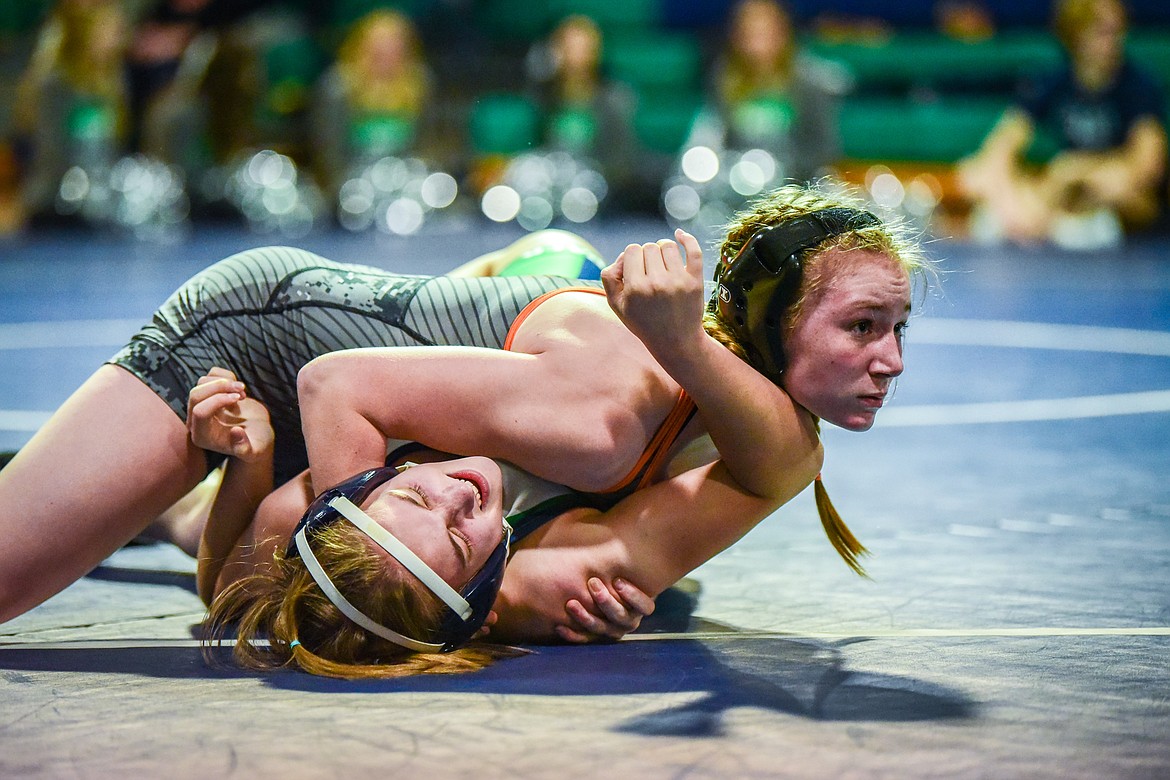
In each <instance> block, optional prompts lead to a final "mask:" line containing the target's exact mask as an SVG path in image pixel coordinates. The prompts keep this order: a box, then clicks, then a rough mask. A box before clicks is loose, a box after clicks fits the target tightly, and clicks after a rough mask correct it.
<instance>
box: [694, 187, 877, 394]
mask: <svg viewBox="0 0 1170 780" xmlns="http://www.w3.org/2000/svg"><path fill="white" fill-rule="evenodd" d="M880 224H881V220H880V219H878V218H877V217H875V216H874V215H873V214H871V213H869V212H868V211H861V210H859V209H849V208H833V209H822V210H821V211H814V212H812V213H811V214H806V215H804V216H800V217H796V218H794V219H790V220H786V221H784V222H780V223H778V224H775V225H771V226H769V227H765V228H762V229H760V230H758V231H756V233H755V234H753V235H752V237H751V238H749V239H748V240H747V242H746V243H745V244H744V245H743V247H742V248H741V249H740V250H739V251H738V252H736V253H735V256H734V257H725V258H723V261H722V262H721V263H720V264H719V265H718V266H717V267H716V269H715V283H716V289H715V293H714V295H712V296H711V300H710V301H709V302H708V304H707V308H708V310H710V311H714V312H715V313H717V314H718V315H719V319H720V320H722V321H723V322H724V323H725V324H726V325H727V327H728V328H729V329H730V331H731V334H732V335H733V336H734V337H735V339H736V341H738V342H739V343H740V344H741V345H743V347H744V350H745V351H746V352H747V357H748V362H749V363H750V364H751V365H752V367H753V368H755V369H756V370H757V371H759V372H760V373H761V374H763V375H764V376H766V377H768V378H769V379H771V380H772V381H773V382H775V383H777V384H780V382H781V378H782V376H783V374H784V368H785V365H786V360H785V357H784V344H783V335H784V320H785V316H786V315H787V313H788V310H789V308H791V306H792V305H793V304H794V303H795V302H796V299H797V297H798V296H799V295H800V285H801V280H802V277H803V254H804V251H805V250H806V249H809V248H810V247H813V246H816V245H817V244H819V243H821V242H822V241H824V240H825V239H826V238H829V237H831V236H839V235H842V234H844V233H848V232H851V231H854V230H860V229H862V228H867V227H873V226H876V225H880Z"/></svg>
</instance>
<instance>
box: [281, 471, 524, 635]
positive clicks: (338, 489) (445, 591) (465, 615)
mask: <svg viewBox="0 0 1170 780" xmlns="http://www.w3.org/2000/svg"><path fill="white" fill-rule="evenodd" d="M397 473H398V469H395V468H392V467H384V468H377V469H370V470H369V471H365V472H362V473H361V474H358V475H357V476H355V477H352V478H351V479H348V480H346V481H345V482H342V483H341V484H339V485H336V486H334V487H331V488H329V489H328V490H326V491H325V492H323V493H322V494H321V495H319V496H317V498H316V499H315V500H314V501H313V503H312V504H310V505H309V508H308V510H307V511H306V512H305V515H304V517H302V518H301V521H300V523H299V524H298V525H297V529H296V531H295V532H294V533H293V538H292V541H291V542H290V543H289V546H288V549H287V550H286V552H285V556H286V557H289V558H292V557H297V556H299V557H300V558H301V560H303V561H304V563H305V568H307V569H308V570H309V574H310V575H311V576H312V577H313V580H314V581H315V582H316V583H317V586H318V587H319V588H321V590H322V592H323V593H324V594H325V596H326V598H328V599H329V601H330V602H332V603H333V605H334V606H335V607H337V609H338V610H340V611H341V612H342V614H344V615H345V616H346V617H347V618H349V619H350V620H352V621H353V622H354V623H356V624H358V625H359V626H361V627H362V628H364V629H366V630H367V631H369V632H370V633H372V634H376V635H377V636H380V637H382V638H383V639H386V640H389V641H390V642H393V643H394V644H396V645H401V646H402V647H405V648H407V649H409V650H413V651H415V652H417V653H440V652H441V653H449V652H451V651H452V650H457V649H459V648H460V647H462V646H463V645H465V644H467V642H468V641H470V640H471V637H472V635H474V634H475V632H476V631H478V630H479V629H480V627H481V626H482V625H483V624H484V621H485V620H487V617H488V613H489V612H490V611H491V608H492V605H493V604H494V603H495V600H496V595H497V594H498V593H499V592H500V585H501V584H502V583H503V581H504V566H505V565H506V564H507V562H508V546H509V541H510V539H511V527H510V526H509V525H508V524H507V523H506V522H505V523H504V524H503V526H504V527H503V532H502V534H501V537H500V543H499V544H498V545H497V546H496V549H495V550H493V551H492V554H491V555H490V556H488V559H487V562H486V563H485V564H484V565H483V568H481V569H480V570H479V571H478V572H477V573H476V574H475V575H474V576H473V577H472V578H471V581H470V582H468V583H467V585H465V586H464V587H463V589H462V590H461V591H456V590H455V589H454V588H452V587H451V586H450V585H448V584H447V583H446V582H445V581H444V580H443V578H442V577H440V576H439V575H438V574H436V573H435V571H434V570H433V569H432V568H431V567H430V566H428V565H427V564H426V563H425V562H424V561H423V560H422V559H421V558H419V557H418V556H417V555H415V554H414V552H413V551H411V550H410V548H408V547H407V546H406V545H405V544H403V543H402V542H400V541H399V540H398V539H397V538H396V537H395V536H394V535H393V534H392V533H390V532H389V531H388V530H386V529H385V528H383V527H382V526H381V525H379V524H378V523H377V522H376V521H375V520H374V519H373V518H372V517H370V516H369V515H367V514H366V513H365V512H364V511H362V509H361V508H360V506H359V504H361V502H362V501H364V500H365V499H366V498H367V497H369V495H370V494H371V493H372V492H373V491H374V489H375V488H377V487H378V486H379V485H382V484H383V483H385V482H387V481H389V480H390V479H391V478H392V477H394V475H395V474H397ZM340 519H345V520H347V521H349V522H350V523H352V524H353V525H355V526H357V528H358V529H359V530H360V531H362V532H363V533H364V534H366V536H368V537H370V538H371V539H373V540H374V542H375V543H376V544H377V545H378V546H379V547H381V548H382V549H383V550H385V551H386V552H388V553H389V554H390V555H391V556H392V557H393V558H394V559H395V560H396V561H398V562H399V563H401V564H402V565H403V566H404V567H405V568H406V569H407V571H409V572H410V573H411V574H413V575H414V576H415V577H417V578H418V579H419V581H421V582H422V583H423V585H425V586H426V587H427V589H428V590H430V591H431V592H432V593H434V594H435V596H437V597H438V598H439V600H440V601H442V602H443V603H444V604H445V605H446V607H447V609H446V610H444V615H443V618H442V620H441V621H440V622H439V625H438V626H437V627H436V628H435V629H434V630H433V631H431V632H430V635H429V636H427V637H425V638H424V639H416V638H413V637H408V636H405V635H403V634H401V633H399V632H397V631H395V630H394V629H392V628H387V627H386V626H383V625H381V624H380V623H378V622H376V621H374V620H373V619H372V618H370V617H369V616H368V615H366V614H365V613H364V612H362V611H361V610H360V609H358V608H357V607H355V606H354V605H353V604H352V603H350V601H349V600H348V599H347V598H346V597H345V596H344V595H342V593H341V591H340V590H338V589H337V586H336V585H334V584H333V581H332V580H331V579H329V575H328V574H327V573H326V572H325V569H324V568H323V567H322V566H321V564H320V562H319V561H318V560H317V556H315V555H314V554H313V548H312V547H311V546H310V545H309V537H310V536H311V535H312V534H313V533H314V532H315V531H318V530H320V529H321V528H323V527H325V526H327V525H330V524H332V523H334V522H337V521H338V520H340Z"/></svg>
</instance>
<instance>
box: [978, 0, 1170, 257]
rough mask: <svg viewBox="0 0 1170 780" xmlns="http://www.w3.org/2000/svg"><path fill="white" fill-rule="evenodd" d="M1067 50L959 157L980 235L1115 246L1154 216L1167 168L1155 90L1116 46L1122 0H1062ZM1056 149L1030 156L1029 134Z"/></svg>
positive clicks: (1057, 24) (1120, 38)
mask: <svg viewBox="0 0 1170 780" xmlns="http://www.w3.org/2000/svg"><path fill="white" fill-rule="evenodd" d="M1054 28H1055V32H1056V36H1057V38H1058V39H1059V41H1060V43H1061V44H1062V46H1063V48H1064V50H1065V52H1066V54H1067V59H1066V63H1065V65H1064V66H1063V67H1062V68H1061V70H1060V71H1058V72H1056V73H1052V74H1048V75H1046V76H1043V77H1039V78H1037V79H1035V80H1034V81H1033V82H1031V83H1029V84H1028V85H1027V87H1026V89H1025V90H1024V91H1023V92H1022V94H1021V95H1020V96H1019V98H1018V100H1017V102H1016V104H1015V105H1013V106H1012V107H1011V108H1009V109H1008V110H1007V111H1006V112H1005V113H1004V115H1003V116H1002V117H1001V119H1000V120H999V122H998V123H997V124H996V126H995V127H994V128H993V129H992V131H991V133H990V134H989V135H988V137H987V138H986V139H985V140H984V142H983V144H982V146H981V148H980V149H979V151H978V152H977V153H976V154H975V155H973V156H972V157H970V158H968V159H967V160H964V161H962V162H961V163H960V165H959V181H960V186H961V187H962V188H963V190H964V192H965V194H966V195H967V196H968V197H970V198H971V199H972V200H973V201H974V204H975V209H974V211H973V214H972V222H971V229H972V233H973V235H974V236H975V237H976V238H978V239H982V240H989V241H993V240H1003V239H1006V240H1010V241H1019V242H1035V241H1045V240H1050V241H1052V242H1054V243H1056V244H1058V245H1062V246H1067V247H1071V248H1086V249H1088V248H1097V247H1103V246H1110V245H1116V244H1117V243H1119V242H1120V241H1121V240H1122V237H1123V233H1124V231H1126V230H1129V229H1133V228H1138V227H1141V226H1144V225H1147V224H1149V223H1150V222H1152V221H1153V220H1154V219H1155V217H1156V216H1157V214H1158V211H1159V208H1160V198H1161V190H1162V185H1163V182H1164V180H1165V170H1166V132H1165V127H1164V125H1163V120H1164V116H1165V106H1164V103H1163V99H1162V90H1161V89H1160V87H1159V85H1158V84H1157V83H1156V82H1155V80H1154V79H1153V78H1152V77H1151V76H1150V75H1148V74H1147V73H1146V72H1145V71H1144V70H1142V69H1141V68H1139V67H1138V66H1137V65H1135V64H1134V63H1133V62H1131V61H1130V60H1129V59H1128V58H1127V56H1126V54H1125V49H1124V41H1125V30H1126V12H1125V8H1124V7H1123V6H1122V4H1121V3H1120V2H1119V0H1061V2H1059V3H1058V5H1057V7H1056V13H1055V17H1054ZM1036 140H1040V141H1041V142H1042V141H1044V140H1047V141H1048V142H1049V143H1050V144H1052V145H1053V146H1054V147H1055V154H1054V156H1052V157H1051V159H1050V160H1048V162H1047V163H1045V164H1043V165H1041V166H1035V165H1030V164H1029V163H1028V161H1027V155H1028V153H1029V149H1030V148H1032V150H1033V151H1032V154H1033V155H1035V156H1038V155H1036V151H1035V148H1034V144H1033V142H1034V141H1036Z"/></svg>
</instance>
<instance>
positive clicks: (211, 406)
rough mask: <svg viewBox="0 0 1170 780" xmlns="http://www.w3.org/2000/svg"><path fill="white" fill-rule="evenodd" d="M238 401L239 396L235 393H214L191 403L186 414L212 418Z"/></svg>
mask: <svg viewBox="0 0 1170 780" xmlns="http://www.w3.org/2000/svg"><path fill="white" fill-rule="evenodd" d="M239 401H240V396H239V395H238V394H236V393H216V394H215V395H213V396H211V397H210V398H206V399H204V400H202V401H200V402H199V403H197V404H193V405H191V406H190V407H189V409H188V414H187V416H188V418H194V419H197V420H212V419H214V418H215V417H216V415H218V414H220V413H221V412H223V411H224V410H225V409H227V408H228V407H229V406H232V405H233V404H235V403H238V402H239ZM223 422H235V420H234V419H233V420H224V421H223Z"/></svg>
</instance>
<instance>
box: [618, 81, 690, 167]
mask: <svg viewBox="0 0 1170 780" xmlns="http://www.w3.org/2000/svg"><path fill="white" fill-rule="evenodd" d="M701 105H702V99H701V96H700V95H699V94H698V93H686V92H654V93H648V94H646V95H643V96H642V97H641V99H639V101H638V106H637V108H636V109H635V111H634V117H633V129H634V137H635V138H636V139H637V140H638V143H639V144H640V145H641V146H642V147H644V148H645V149H647V150H649V151H652V152H658V153H662V154H671V155H673V154H676V153H677V152H678V151H679V150H681V149H682V145H683V142H684V141H686V139H687V136H688V135H689V134H690V132H691V126H692V125H693V124H694V121H695V115H696V114H697V113H698V112H699V108H700V106H701Z"/></svg>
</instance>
